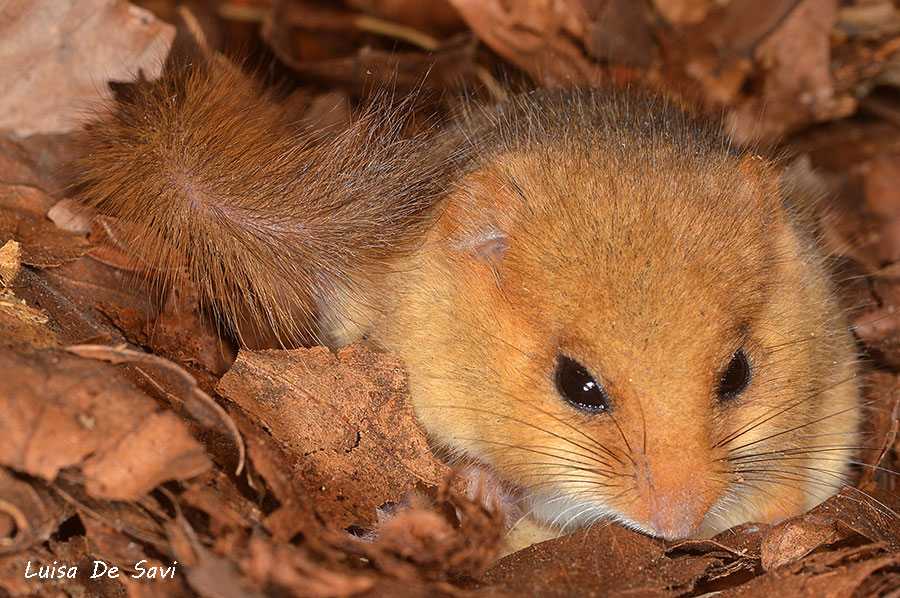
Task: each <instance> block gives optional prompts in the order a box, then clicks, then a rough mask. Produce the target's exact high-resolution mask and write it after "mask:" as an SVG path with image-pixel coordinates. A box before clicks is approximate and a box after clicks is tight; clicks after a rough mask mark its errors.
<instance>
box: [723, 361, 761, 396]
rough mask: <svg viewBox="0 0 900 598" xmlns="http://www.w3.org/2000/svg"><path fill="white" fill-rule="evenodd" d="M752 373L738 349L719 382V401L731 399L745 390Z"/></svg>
mask: <svg viewBox="0 0 900 598" xmlns="http://www.w3.org/2000/svg"><path fill="white" fill-rule="evenodd" d="M752 375H753V372H752V371H751V369H750V362H749V361H747V356H746V355H745V354H744V350H743V349H738V350H737V351H736V352H735V354H734V356H732V358H731V361H729V362H728V367H726V368H725V371H724V372H722V378H721V379H720V380H719V400H722V401H727V400H729V399H733V398H735V397H736V396H738V395H739V394H741V393H742V392H744V391H745V390H746V389H747V385H748V384H750V378H751V376H752Z"/></svg>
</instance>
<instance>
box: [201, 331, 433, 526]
mask: <svg viewBox="0 0 900 598" xmlns="http://www.w3.org/2000/svg"><path fill="white" fill-rule="evenodd" d="M216 390H217V391H218V392H219V393H220V394H222V395H223V396H225V397H227V398H229V399H231V400H232V401H234V402H235V403H236V404H238V405H239V406H240V407H241V408H242V409H244V410H245V411H246V412H247V413H249V414H251V415H252V416H253V417H254V418H256V419H258V420H259V421H260V422H262V423H263V425H265V427H266V428H267V429H268V430H269V431H270V433H271V434H272V436H273V437H274V438H275V439H276V440H277V441H278V443H279V445H280V446H281V448H282V449H283V450H285V451H287V452H288V454H290V455H291V456H292V458H293V460H294V467H295V468H296V474H297V475H299V476H300V478H301V479H302V480H303V482H304V485H305V486H306V487H307V488H308V490H309V492H310V493H311V494H312V495H313V496H315V500H316V504H317V507H318V509H319V510H318V513H319V515H320V516H322V517H323V518H325V519H326V520H327V521H329V522H331V523H332V524H334V525H337V526H340V527H346V526H347V525H351V524H354V523H371V522H373V521H374V520H375V509H376V508H377V507H378V506H380V505H382V504H384V503H385V502H388V501H395V500H398V498H399V497H400V496H402V495H403V494H404V493H405V492H406V491H407V490H409V489H410V488H412V487H414V486H415V485H416V484H417V483H418V482H424V483H426V484H429V485H438V484H439V483H440V482H441V481H442V480H443V479H444V478H445V477H446V476H447V475H448V473H449V470H448V468H447V467H446V466H444V465H443V464H441V463H439V462H438V461H436V460H435V459H434V458H433V457H432V456H431V452H430V450H429V448H428V443H427V442H426V440H425V435H424V432H423V431H422V429H421V427H420V426H419V424H418V422H417V421H416V419H415V416H414V415H413V413H412V409H411V407H410V405H409V403H408V401H407V399H406V393H407V392H408V391H407V386H406V376H405V374H404V373H403V370H402V369H401V367H400V364H399V362H398V361H397V360H396V358H393V357H391V356H387V355H376V354H374V353H371V352H368V351H366V350H365V349H363V348H362V347H360V346H357V345H352V346H350V347H348V348H345V349H342V350H341V351H340V352H339V353H338V354H337V356H335V355H333V354H331V353H330V352H329V351H328V350H327V349H325V348H322V347H319V348H315V349H301V350H295V351H260V352H249V351H241V352H240V353H239V355H238V360H237V361H236V362H235V364H234V367H232V369H231V370H230V371H229V372H228V373H227V374H226V375H225V376H223V377H222V380H221V381H220V382H219V385H218V386H217V387H216Z"/></svg>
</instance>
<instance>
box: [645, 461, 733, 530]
mask: <svg viewBox="0 0 900 598" xmlns="http://www.w3.org/2000/svg"><path fill="white" fill-rule="evenodd" d="M666 453H668V454H660V451H654V453H652V454H645V455H640V456H638V457H637V458H636V459H635V464H634V465H635V477H634V481H635V490H636V494H637V497H638V500H637V501H636V505H635V507H636V510H637V512H636V513H635V515H636V517H635V519H636V520H637V521H639V522H641V523H643V524H644V525H645V526H646V527H648V528H649V529H650V530H652V531H653V533H654V534H656V535H658V536H661V537H663V538H665V539H666V540H681V539H684V538H687V537H689V536H692V535H694V534H696V533H697V532H698V531H699V529H700V523H701V522H702V521H703V518H704V517H705V516H706V513H707V512H708V511H709V508H710V507H711V506H712V505H713V503H714V502H715V500H716V498H717V497H716V496H714V492H712V490H711V488H710V480H709V476H708V475H707V472H708V466H707V467H703V465H704V464H703V463H700V459H698V458H697V456H692V455H689V454H687V452H677V453H673V452H672V451H666Z"/></svg>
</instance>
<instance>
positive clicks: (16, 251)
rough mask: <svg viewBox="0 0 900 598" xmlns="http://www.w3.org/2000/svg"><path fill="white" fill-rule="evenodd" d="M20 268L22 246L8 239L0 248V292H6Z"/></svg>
mask: <svg viewBox="0 0 900 598" xmlns="http://www.w3.org/2000/svg"><path fill="white" fill-rule="evenodd" d="M21 266H22V246H21V245H19V244H18V243H16V242H15V241H13V240H12V239H10V240H9V241H7V242H6V244H5V245H3V246H2V247H0V292H2V291H4V290H6V288H7V287H8V286H10V285H11V284H12V283H13V281H14V280H15V279H16V276H18V275H19V268H20V267H21Z"/></svg>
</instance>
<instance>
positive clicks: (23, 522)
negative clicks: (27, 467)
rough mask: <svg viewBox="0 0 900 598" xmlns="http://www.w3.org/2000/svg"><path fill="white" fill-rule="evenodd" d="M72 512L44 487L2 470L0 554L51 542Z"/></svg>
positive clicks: (0, 485) (0, 469)
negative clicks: (51, 537)
mask: <svg viewBox="0 0 900 598" xmlns="http://www.w3.org/2000/svg"><path fill="white" fill-rule="evenodd" d="M72 512H73V509H72V508H71V506H69V505H66V504H65V503H64V502H63V501H61V500H60V499H59V497H58V496H57V495H56V494H54V493H53V492H51V491H50V490H49V489H48V488H47V487H46V486H45V485H44V484H41V483H40V482H34V481H31V482H26V481H24V480H21V479H19V478H16V477H15V476H13V475H12V474H11V473H10V472H9V471H7V470H6V469H3V468H0V554H13V553H16V552H21V551H24V550H26V549H27V548H30V547H32V546H34V545H35V544H38V543H40V542H44V541H46V540H48V539H49V538H50V536H51V535H52V534H53V533H55V532H56V529H57V528H58V527H59V524H60V523H62V521H63V520H65V519H66V518H68V517H69V516H70V515H71V514H72Z"/></svg>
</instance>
